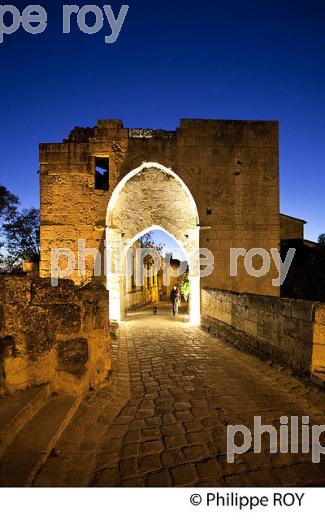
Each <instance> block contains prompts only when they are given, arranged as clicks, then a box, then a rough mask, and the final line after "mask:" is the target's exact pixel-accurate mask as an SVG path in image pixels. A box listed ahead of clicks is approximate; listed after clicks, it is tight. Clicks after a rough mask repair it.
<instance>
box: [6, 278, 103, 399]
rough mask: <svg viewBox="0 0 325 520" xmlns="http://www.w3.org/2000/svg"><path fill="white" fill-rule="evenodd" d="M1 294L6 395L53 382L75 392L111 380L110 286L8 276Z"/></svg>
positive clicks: (61, 387)
mask: <svg viewBox="0 0 325 520" xmlns="http://www.w3.org/2000/svg"><path fill="white" fill-rule="evenodd" d="M0 294H1V296H2V295H3V298H2V305H1V306H0V344H1V345H2V346H1V348H0V358H1V367H0V370H1V374H2V376H1V378H0V392H4V391H6V390H9V391H10V392H12V391H14V390H20V389H24V388H26V387H27V386H31V385H35V384H43V383H48V382H50V383H52V385H53V389H55V390H59V391H62V390H63V391H66V392H69V393H75V392H81V391H83V390H85V389H87V388H88V387H89V386H92V387H95V386H96V385H97V384H98V383H99V382H103V381H104V380H106V379H107V378H108V377H109V375H110V371H111V357H110V336H109V322H108V293H107V291H106V290H105V289H104V288H101V287H95V286H93V285H92V286H91V287H88V288H82V289H80V288H79V287H78V288H76V287H75V286H74V283H73V281H71V280H65V281H60V283H59V285H58V287H53V286H52V285H51V283H50V280H46V279H38V278H35V277H32V278H28V277H26V276H22V277H20V276H18V277H17V276H9V275H2V276H0ZM89 307H91V309H92V312H91V313H89ZM8 338H9V339H10V341H9V339H8Z"/></svg>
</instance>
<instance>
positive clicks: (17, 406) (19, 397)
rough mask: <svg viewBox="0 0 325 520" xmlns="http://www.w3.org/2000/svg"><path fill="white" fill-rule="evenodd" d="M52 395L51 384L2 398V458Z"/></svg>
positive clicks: (0, 414)
mask: <svg viewBox="0 0 325 520" xmlns="http://www.w3.org/2000/svg"><path fill="white" fill-rule="evenodd" d="M50 395H51V389H50V386H49V385H42V386H37V387H34V388H30V389H28V390H24V391H21V392H16V393H15V394H13V395H10V396H7V397H4V398H2V399H1V400H0V460H1V457H2V456H3V454H4V452H5V450H6V449H7V447H8V446H9V445H10V444H11V443H12V441H13V440H14V438H15V437H16V436H17V434H18V433H19V431H20V430H21V429H22V428H23V427H24V425H25V424H26V423H27V422H28V421H30V420H31V419H32V417H34V415H35V414H36V413H37V412H38V411H39V409H40V408H41V407H42V406H44V404H45V403H46V401H47V400H48V399H49V397H50Z"/></svg>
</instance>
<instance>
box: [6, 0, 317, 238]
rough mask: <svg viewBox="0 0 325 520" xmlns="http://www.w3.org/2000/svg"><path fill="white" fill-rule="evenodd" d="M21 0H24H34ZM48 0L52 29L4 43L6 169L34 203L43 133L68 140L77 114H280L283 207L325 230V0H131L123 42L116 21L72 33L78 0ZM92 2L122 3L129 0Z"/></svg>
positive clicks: (141, 121)
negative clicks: (65, 24) (72, 0)
mask: <svg viewBox="0 0 325 520" xmlns="http://www.w3.org/2000/svg"><path fill="white" fill-rule="evenodd" d="M124 1H125V0H124ZM8 3H9V2H8ZM12 3H13V4H14V5H16V6H17V7H20V8H24V7H25V6H26V5H28V0H27V1H23V2H22V1H17V0H16V1H15V0H13V1H12ZM33 3H37V2H33ZM38 3H40V4H41V5H42V6H44V7H46V9H47V11H48V16H49V21H48V23H49V25H48V29H47V31H46V32H45V33H44V34H42V35H38V36H33V35H28V34H26V33H25V32H24V31H23V29H20V30H19V32H17V33H16V34H14V35H11V36H7V37H5V41H4V43H3V44H2V45H0V63H1V82H0V117H1V125H0V133H1V135H0V142H1V154H0V180H1V182H2V183H4V184H5V185H6V186H7V187H8V188H9V189H10V190H11V191H13V192H14V193H17V194H18V195H19V196H20V198H21V200H22V203H23V204H24V205H25V206H30V205H38V203H39V194H38V190H39V188H38V175H37V173H36V172H37V170H38V143H39V142H60V141H62V139H63V138H64V137H66V136H67V135H68V133H69V131H70V130H71V129H72V127H73V126H76V125H78V126H94V125H95V124H96V121H97V119H110V118H118V119H122V120H123V122H124V125H125V126H128V127H147V128H165V129H175V128H176V127H177V126H178V123H179V119H180V118H182V117H189V118H215V119H272V120H273V119H275V120H279V121H280V125H281V127H280V132H281V133H280V146H281V148H280V153H281V162H280V167H281V170H280V174H281V211H282V212H284V213H287V214H291V215H294V216H297V217H300V218H304V219H305V220H307V221H308V222H309V223H308V225H307V226H306V236H307V238H310V239H317V236H318V234H319V233H321V232H325V218H324V217H325V210H324V204H325V197H324V193H325V175H324V173H325V170H324V164H325V160H324V155H325V2H324V1H323V0H304V1H300V0H290V1H288V0H268V1H265V0H258V1H255V0H223V1H221V0H206V1H203V2H202V1H201V2H198V1H191V0H173V1H170V0H164V1H161V0H151V1H148V0H136V1H133V0H129V1H128V2H126V1H125V3H128V4H129V5H130V9H129V13H128V15H127V17H126V21H125V24H124V26H123V28H122V31H121V33H120V36H119V38H118V40H117V42H116V43H115V44H112V45H108V44H105V42H104V36H106V35H108V34H110V31H109V28H108V26H105V29H103V30H102V31H101V32H100V33H98V34H97V35H94V36H87V35H84V34H82V33H81V32H80V31H79V29H78V28H77V26H76V24H73V26H74V30H73V33H72V34H71V35H63V34H62V5H63V4H66V3H68V2H62V1H51V2H44V1H43V2H42V0H38ZM77 3H78V2H77ZM86 3H90V2H85V1H84V2H79V5H81V6H82V5H85V4H86ZM92 3H93V4H97V5H98V6H101V5H103V4H111V5H112V7H113V9H114V12H116V13H117V12H118V10H119V8H120V6H121V4H122V3H123V2H120V1H116V0H114V1H110V2H108V1H106V2H104V1H103V0H100V1H99V0H98V1H96V0H94V1H93V2H92Z"/></svg>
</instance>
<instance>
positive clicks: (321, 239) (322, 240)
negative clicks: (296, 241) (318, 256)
mask: <svg viewBox="0 0 325 520" xmlns="http://www.w3.org/2000/svg"><path fill="white" fill-rule="evenodd" d="M318 243H319V244H320V245H321V246H325V233H322V234H321V235H319V237H318Z"/></svg>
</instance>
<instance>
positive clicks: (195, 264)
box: [106, 163, 200, 324]
mask: <svg viewBox="0 0 325 520" xmlns="http://www.w3.org/2000/svg"><path fill="white" fill-rule="evenodd" d="M106 223H107V228H106V252H107V253H106V273H107V287H108V290H109V297H110V319H112V320H117V321H120V320H122V319H124V317H125V315H126V311H127V308H128V301H127V298H126V294H127V293H126V287H127V283H130V281H129V280H127V268H128V262H129V260H128V251H130V248H131V247H132V246H133V245H134V244H135V242H136V241H137V240H138V239H139V237H141V236H142V235H143V234H144V233H148V232H150V231H152V230H154V229H160V230H163V231H164V232H165V233H166V234H168V235H169V236H171V237H172V238H173V239H174V240H175V241H176V242H177V244H178V245H179V247H180V248H181V250H182V251H183V253H184V255H185V257H186V258H187V261H188V277H189V282H190V287H191V297H190V321H191V323H192V324H198V323H199V321H200V270H199V227H198V212H197V208H196V204H195V201H194V199H193V197H192V195H191V193H190V191H189V189H188V188H187V186H186V185H185V183H184V182H183V181H182V180H181V179H180V178H179V177H178V176H177V175H176V174H175V173H174V172H173V171H172V170H170V169H169V168H166V167H164V166H162V165H160V164H158V163H143V164H142V166H141V167H140V168H137V169H135V170H133V171H132V172H130V173H129V174H128V175H126V176H125V177H124V178H123V179H122V180H121V181H120V183H119V184H118V186H117V187H116V188H115V190H114V192H113V194H112V196H111V199H110V202H109V204H108V210H107V221H106Z"/></svg>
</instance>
